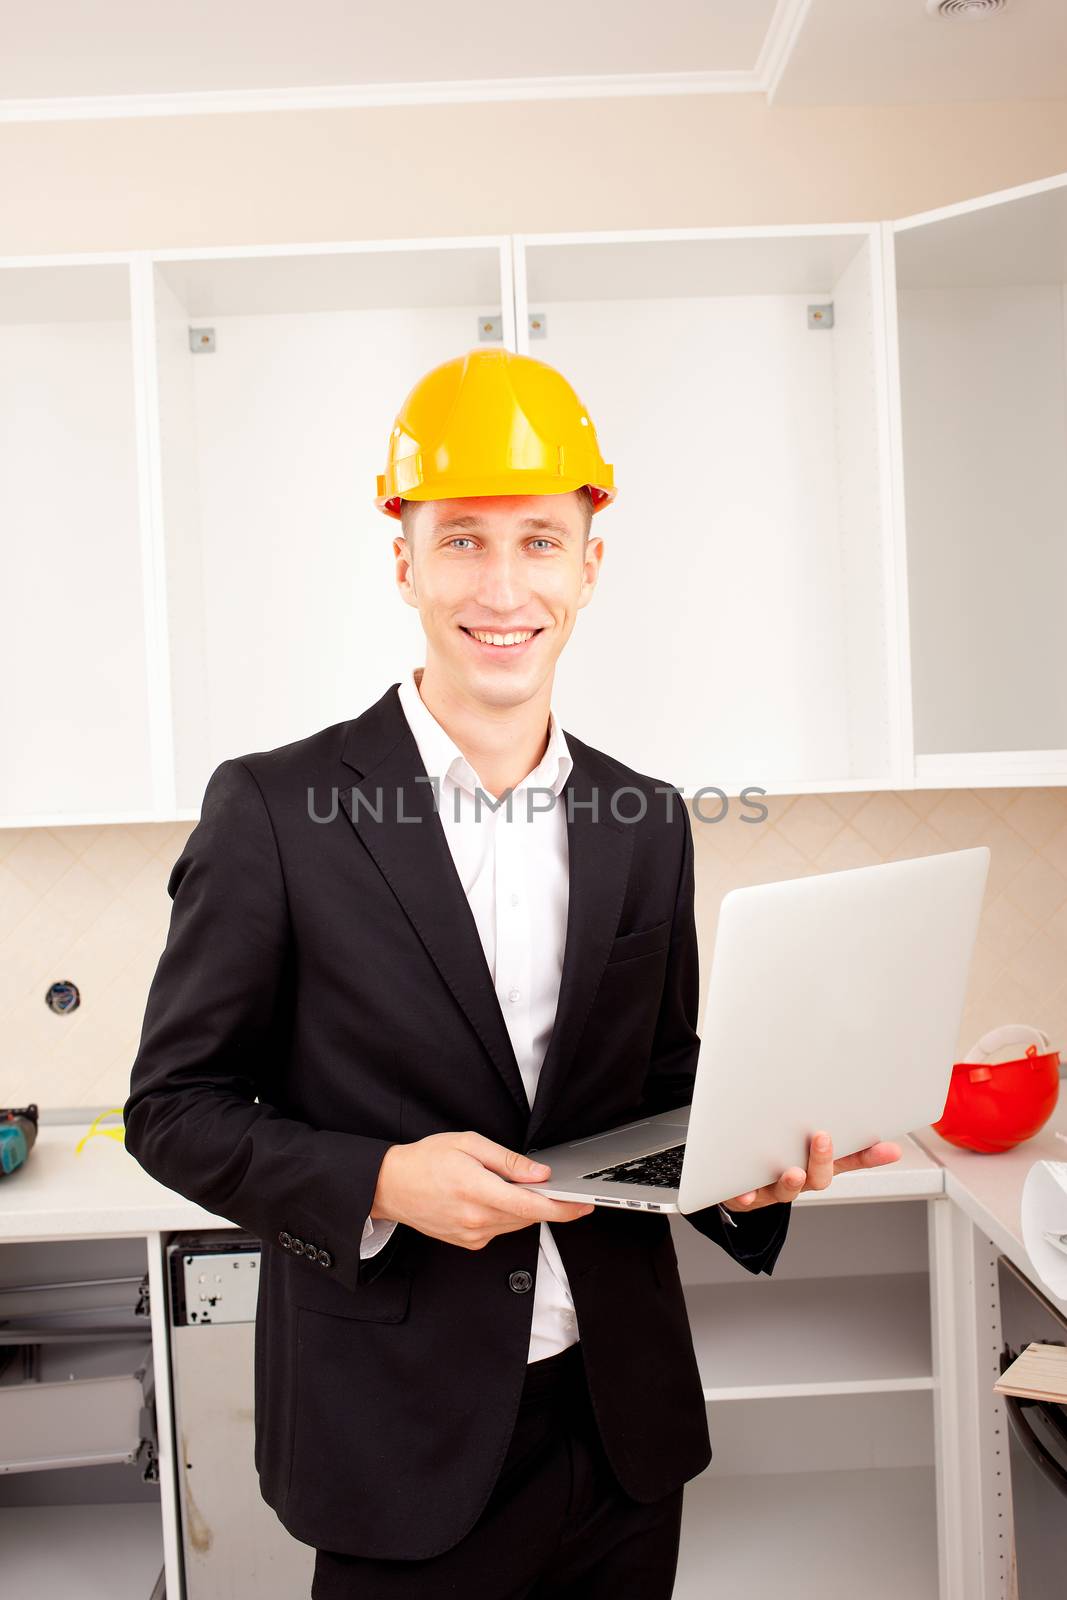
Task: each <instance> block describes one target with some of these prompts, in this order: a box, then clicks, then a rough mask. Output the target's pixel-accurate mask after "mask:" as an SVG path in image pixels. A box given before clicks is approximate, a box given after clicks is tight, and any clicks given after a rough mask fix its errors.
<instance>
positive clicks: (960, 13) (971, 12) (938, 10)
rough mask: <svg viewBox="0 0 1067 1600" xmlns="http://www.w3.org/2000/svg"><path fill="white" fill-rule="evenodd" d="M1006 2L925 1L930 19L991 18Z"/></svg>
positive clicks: (987, 0)
mask: <svg viewBox="0 0 1067 1600" xmlns="http://www.w3.org/2000/svg"><path fill="white" fill-rule="evenodd" d="M1007 4H1008V0H926V9H927V11H928V12H929V13H930V15H931V16H932V17H991V16H992V15H993V13H994V11H1004V10H1005V9H1006V7H1007Z"/></svg>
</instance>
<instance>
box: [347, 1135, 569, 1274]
mask: <svg viewBox="0 0 1067 1600" xmlns="http://www.w3.org/2000/svg"><path fill="white" fill-rule="evenodd" d="M550 1170H551V1169H550V1168H549V1167H546V1166H544V1165H543V1164H542V1163H540V1162H537V1161H531V1160H530V1159H529V1157H527V1156H524V1155H521V1154H520V1153H519V1152H518V1151H517V1150H509V1149H508V1147H507V1146H506V1145H502V1144H496V1143H495V1142H494V1141H493V1140H492V1139H486V1138H484V1137H483V1135H482V1134H480V1133H470V1132H467V1133H431V1134H428V1135H427V1137H426V1138H425V1139H416V1140H414V1141H412V1143H410V1144H394V1145H390V1146H389V1149H388V1150H387V1151H386V1152H385V1157H384V1159H383V1161H382V1164H381V1166H380V1168H379V1169H378V1185H377V1188H376V1189H375V1191H374V1200H373V1203H372V1205H371V1210H370V1214H371V1216H372V1217H373V1218H375V1219H381V1220H383V1221H387V1222H406V1223H407V1225H408V1226H409V1227H411V1228H415V1229H417V1231H418V1232H419V1233H425V1234H428V1235H429V1237H430V1238H431V1239H442V1240H443V1241H444V1242H445V1243H446V1244H456V1245H461V1246H462V1247H463V1248H464V1249H465V1250H480V1249H481V1248H482V1246H483V1245H486V1244H488V1243H489V1240H490V1239H493V1238H495V1237H496V1235H497V1234H498V1233H512V1232H515V1231H516V1230H517V1229H519V1228H528V1227H529V1226H530V1224H531V1223H534V1222H573V1221H574V1220H575V1218H577V1217H586V1216H588V1215H589V1213H590V1211H592V1210H593V1207H592V1206H591V1205H587V1204H584V1203H582V1202H579V1201H570V1200H550V1199H549V1198H548V1197H547V1196H545V1195H539V1194H535V1193H534V1192H533V1190H531V1189H524V1188H521V1187H520V1185H521V1184H524V1183H536V1182H537V1181H538V1179H545V1178H547V1177H548V1175H549V1172H550Z"/></svg>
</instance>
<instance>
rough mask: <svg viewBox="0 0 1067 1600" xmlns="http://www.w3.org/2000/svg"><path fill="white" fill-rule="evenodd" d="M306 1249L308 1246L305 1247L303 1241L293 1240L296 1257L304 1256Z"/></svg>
mask: <svg viewBox="0 0 1067 1600" xmlns="http://www.w3.org/2000/svg"><path fill="white" fill-rule="evenodd" d="M306 1249H307V1246H306V1245H305V1243H304V1241H303V1239H294V1240H293V1254H294V1255H298V1256H302V1255H303V1254H304V1252H305V1250H306Z"/></svg>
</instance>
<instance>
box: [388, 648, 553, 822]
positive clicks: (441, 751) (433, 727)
mask: <svg viewBox="0 0 1067 1600" xmlns="http://www.w3.org/2000/svg"><path fill="white" fill-rule="evenodd" d="M421 671H422V669H421V668H413V669H412V671H411V672H409V673H408V674H407V676H406V677H405V678H404V679H403V680H402V682H401V684H400V688H399V691H398V693H399V695H400V704H401V706H402V708H403V711H404V715H405V716H406V717H407V720H408V726H409V727H410V729H411V732H412V735H413V737H414V740H415V743H416V745H417V746H418V750H419V755H420V756H421V757H422V764H423V766H424V767H425V768H426V775H427V777H430V778H440V779H442V780H443V779H444V778H446V777H447V778H451V779H452V781H453V783H455V784H458V786H459V787H460V788H461V789H466V790H467V792H468V794H471V795H473V794H474V791H475V788H476V787H478V788H480V789H481V790H482V792H483V794H488V792H489V791H488V790H487V789H486V787H485V785H484V783H482V781H481V779H480V778H479V777H478V774H477V773H476V772H475V770H474V768H473V767H472V766H471V764H470V762H469V761H468V760H467V758H466V756H465V755H464V754H463V752H462V750H461V749H460V748H459V746H458V745H457V744H456V742H455V740H454V739H453V738H452V737H451V735H450V734H448V733H446V732H445V730H444V728H442V726H441V724H440V723H439V722H438V720H437V718H436V717H435V716H434V715H433V713H432V711H430V709H429V707H428V706H427V705H426V702H425V701H424V700H423V698H422V696H421V694H420V693H419V688H418V684H417V682H416V673H419V674H420V675H421ZM573 766H574V760H573V758H572V756H571V753H570V749H569V747H568V745H567V740H566V738H565V737H564V733H563V729H562V728H561V727H560V725H559V723H558V722H557V720H556V716H555V713H554V712H553V711H551V710H550V711H549V713H548V744H547V746H546V747H545V753H544V755H543V756H542V757H541V760H540V761H539V762H538V764H537V766H536V767H535V768H534V769H533V771H532V772H531V773H529V774H528V775H527V776H526V777H525V778H523V779H522V782H521V783H519V784H516V786H515V787H516V789H520V788H531V789H534V788H536V789H551V790H552V793H553V794H555V795H559V793H560V791H561V790H562V788H563V785H564V784H565V783H566V781H567V779H568V777H569V776H570V773H571V769H572V767H573Z"/></svg>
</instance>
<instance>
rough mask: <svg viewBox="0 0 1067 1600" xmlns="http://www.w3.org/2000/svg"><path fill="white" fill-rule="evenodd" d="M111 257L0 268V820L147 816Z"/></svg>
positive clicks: (128, 317) (125, 412)
mask: <svg viewBox="0 0 1067 1600" xmlns="http://www.w3.org/2000/svg"><path fill="white" fill-rule="evenodd" d="M133 329H134V322H133V309H132V305H131V292H130V268H129V264H128V261H126V260H102V261H98V262H95V263H92V262H91V261H90V260H86V259H85V258H78V259H76V260H73V261H71V262H68V263H56V262H53V263H51V264H11V263H8V264H6V265H4V267H3V269H2V270H0V438H2V440H3V447H2V451H0V460H2V465H0V528H2V529H3V571H4V576H3V584H2V585H0V596H2V598H0V662H2V672H3V679H4V685H5V693H4V696H3V714H2V725H0V737H2V741H3V747H4V759H3V761H2V763H0V825H3V826H9V827H14V826H24V825H26V824H30V823H43V824H47V823H70V822H86V821H104V820H111V819H112V817H116V816H120V815H121V816H122V817H124V818H126V819H137V818H146V817H151V816H153V815H154V814H155V812H156V805H157V799H158V796H157V794H156V793H155V790H154V774H153V738H154V736H155V735H156V733H157V732H158V730H157V729H154V728H153V726H152V707H151V701H150V694H149V672H148V666H147V654H146V652H147V650H148V648H149V645H148V641H147V637H146V604H145V601H146V577H145V571H146V569H145V563H144V550H143V538H144V534H145V522H144V519H143V518H142V517H141V515H140V511H141V509H142V508H141V507H140V504H139V493H140V485H139V479H138V472H137V458H138V437H137V417H136V409H135V392H136V385H137V382H138V378H139V364H138V360H137V341H136V340H135V338H134V337H133Z"/></svg>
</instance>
